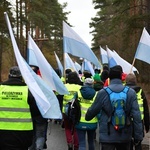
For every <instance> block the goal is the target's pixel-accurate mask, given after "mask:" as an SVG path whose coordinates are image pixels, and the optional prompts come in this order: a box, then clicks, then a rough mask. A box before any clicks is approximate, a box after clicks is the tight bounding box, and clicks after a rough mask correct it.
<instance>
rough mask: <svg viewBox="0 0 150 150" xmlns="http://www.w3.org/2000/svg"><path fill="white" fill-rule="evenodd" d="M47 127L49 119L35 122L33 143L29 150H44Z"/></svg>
mask: <svg viewBox="0 0 150 150" xmlns="http://www.w3.org/2000/svg"><path fill="white" fill-rule="evenodd" d="M47 126H48V122H47V119H44V118H43V120H41V119H39V118H38V119H37V120H36V119H35V120H34V121H33V132H34V135H33V142H32V145H31V146H30V148H29V150H43V147H44V143H45V141H46V140H47V139H46V136H47Z"/></svg>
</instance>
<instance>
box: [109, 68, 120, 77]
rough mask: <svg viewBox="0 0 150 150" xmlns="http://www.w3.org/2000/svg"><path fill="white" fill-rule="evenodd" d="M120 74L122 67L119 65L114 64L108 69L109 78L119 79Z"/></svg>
mask: <svg viewBox="0 0 150 150" xmlns="http://www.w3.org/2000/svg"><path fill="white" fill-rule="evenodd" d="M121 75H122V67H121V66H120V65H116V66H114V67H112V68H110V71H109V78H110V80H111V79H115V78H117V79H121Z"/></svg>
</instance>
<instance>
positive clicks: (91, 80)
mask: <svg viewBox="0 0 150 150" xmlns="http://www.w3.org/2000/svg"><path fill="white" fill-rule="evenodd" d="M93 83H94V80H93V79H91V78H86V79H85V81H84V85H88V86H93Z"/></svg>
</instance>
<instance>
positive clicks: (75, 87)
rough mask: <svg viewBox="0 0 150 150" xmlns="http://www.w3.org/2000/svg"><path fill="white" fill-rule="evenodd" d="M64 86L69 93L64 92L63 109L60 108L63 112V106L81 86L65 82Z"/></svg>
mask: <svg viewBox="0 0 150 150" xmlns="http://www.w3.org/2000/svg"><path fill="white" fill-rule="evenodd" d="M65 86H66V88H67V90H68V91H69V94H66V95H64V97H63V110H62V112H63V113H64V112H65V108H64V107H65V105H66V104H67V103H68V102H69V101H71V100H72V99H73V98H74V94H75V93H76V92H78V91H79V90H80V88H81V86H80V85H78V84H69V83H67V84H65Z"/></svg>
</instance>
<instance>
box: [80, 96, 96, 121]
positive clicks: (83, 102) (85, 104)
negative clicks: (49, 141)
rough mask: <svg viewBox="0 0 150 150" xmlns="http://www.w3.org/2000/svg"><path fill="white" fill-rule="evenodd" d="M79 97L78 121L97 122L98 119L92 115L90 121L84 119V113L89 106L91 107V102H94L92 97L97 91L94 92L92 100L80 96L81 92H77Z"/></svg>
mask: <svg viewBox="0 0 150 150" xmlns="http://www.w3.org/2000/svg"><path fill="white" fill-rule="evenodd" d="M78 95H79V97H80V98H79V99H80V106H81V118H80V122H82V123H97V122H98V119H97V117H94V118H93V119H92V120H90V121H86V120H85V114H86V112H87V110H88V108H89V107H91V105H92V103H93V102H94V99H95V97H96V95H97V93H96V94H95V96H94V98H93V99H92V100H86V99H84V98H83V97H82V96H81V93H80V94H79V93H78Z"/></svg>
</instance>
